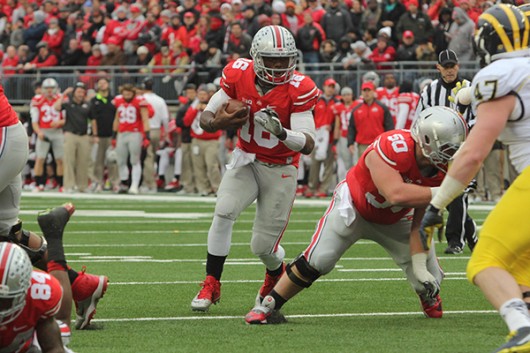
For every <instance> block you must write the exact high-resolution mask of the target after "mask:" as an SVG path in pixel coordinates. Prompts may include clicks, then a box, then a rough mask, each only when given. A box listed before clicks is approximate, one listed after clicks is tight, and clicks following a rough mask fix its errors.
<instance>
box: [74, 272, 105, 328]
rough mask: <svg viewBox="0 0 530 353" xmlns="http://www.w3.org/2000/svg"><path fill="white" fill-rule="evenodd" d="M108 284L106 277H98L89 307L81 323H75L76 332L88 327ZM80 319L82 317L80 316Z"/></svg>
mask: <svg viewBox="0 0 530 353" xmlns="http://www.w3.org/2000/svg"><path fill="white" fill-rule="evenodd" d="M108 284H109V279H108V278H107V277H106V276H99V283H98V287H97V288H96V290H95V291H94V293H93V294H92V298H91V300H90V305H89V306H88V308H87V310H86V311H85V319H84V320H83V321H81V322H76V323H75V328H76V329H77V330H82V329H84V328H86V327H87V326H88V325H90V320H92V318H93V317H94V315H96V306H97V305H98V302H99V300H100V299H101V298H103V296H104V295H105V292H106V291H107V287H108ZM81 317H82V316H81Z"/></svg>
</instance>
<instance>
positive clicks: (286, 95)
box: [191, 26, 320, 311]
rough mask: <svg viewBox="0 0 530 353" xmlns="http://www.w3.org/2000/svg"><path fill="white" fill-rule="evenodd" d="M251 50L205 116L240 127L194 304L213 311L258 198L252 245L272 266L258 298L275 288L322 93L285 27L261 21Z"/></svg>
mask: <svg viewBox="0 0 530 353" xmlns="http://www.w3.org/2000/svg"><path fill="white" fill-rule="evenodd" d="M250 55H251V57H252V59H253V60H248V59H238V60H235V61H233V62H231V63H229V64H228V65H227V66H226V67H225V68H224V69H223V74H222V78H221V89H220V90H219V91H217V92H216V93H215V94H214V95H213V96H212V98H211V99H210V101H209V103H208V106H207V107H206V109H205V111H204V112H203V114H202V115H201V127H202V128H203V129H204V130H206V131H208V132H214V131H217V130H224V129H230V128H239V130H238V142H237V148H236V149H235V150H234V153H233V154H232V161H231V162H230V164H229V165H228V166H227V171H226V173H225V174H224V176H223V179H222V180H221V185H220V187H219V190H218V192H217V197H218V198H217V204H216V207H215V213H214V217H213V221H212V225H211V227H210V230H209V232H208V255H207V262H206V279H205V280H204V282H203V283H202V289H201V290H200V291H199V293H198V294H197V295H196V296H195V298H194V299H193V300H192V303H191V307H192V309H193V310H199V311H207V310H208V309H209V307H210V306H211V305H212V304H213V303H216V302H218V301H219V298H220V296H221V283H220V279H221V274H222V272H223V266H224V263H225V260H226V258H227V256H228V253H229V250H230V243H231V238H232V228H233V225H234V222H235V220H236V219H237V218H238V217H239V215H240V214H241V212H243V210H245V209H246V208H247V207H248V206H249V205H251V204H252V203H253V202H254V201H255V200H256V201H257V208H256V216H255V220H254V228H253V231H252V233H253V234H252V240H251V250H252V252H253V253H254V254H255V255H256V256H258V257H259V258H260V259H261V261H262V262H263V264H264V265H265V267H266V274H265V282H264V284H263V286H262V287H261V289H260V290H259V293H258V295H257V300H258V301H259V300H260V298H263V297H264V296H265V295H267V294H268V292H269V291H270V290H271V289H272V288H273V287H274V284H275V283H276V281H277V280H278V279H279V278H280V276H281V274H282V273H283V271H284V268H285V265H284V262H283V258H284V256H285V251H284V249H283V248H282V247H281V246H280V240H281V238H282V236H283V233H284V230H285V228H286V227H287V223H288V221H289V215H290V213H291V209H292V206H293V202H294V199H295V192H296V177H297V167H298V161H299V159H300V153H304V154H310V153H311V151H312V150H313V147H314V136H315V123H314V120H313V114H312V110H313V108H314V106H315V104H316V101H317V99H318V97H319V94H320V92H319V90H318V88H317V87H316V85H315V83H314V82H313V81H312V80H311V78H309V77H307V76H304V75H302V74H301V73H299V72H297V71H295V66H296V60H297V58H298V51H297V49H296V45H295V41H294V38H293V36H292V34H291V33H290V32H289V31H288V30H287V29H285V28H284V27H281V26H266V27H263V28H261V29H260V30H259V31H258V33H256V35H255V36H254V39H253V41H252V46H251V49H250ZM230 99H237V100H239V101H241V102H244V103H245V104H246V105H247V106H248V109H249V111H248V116H247V114H246V112H245V109H247V108H245V107H240V108H239V109H238V110H234V111H232V113H228V112H227V111H226V105H227V102H228V101H229V100H230ZM230 104H232V103H230Z"/></svg>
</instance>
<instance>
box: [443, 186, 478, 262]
mask: <svg viewBox="0 0 530 353" xmlns="http://www.w3.org/2000/svg"><path fill="white" fill-rule="evenodd" d="M467 208H468V203H467V193H463V194H462V195H460V196H459V197H457V198H456V199H454V200H453V202H451V203H450V204H449V205H448V206H447V211H448V212H449V215H448V217H447V226H446V228H445V237H446V239H447V245H448V247H447V249H445V253H446V254H461V253H462V249H463V248H464V245H465V241H464V240H465V239H467V240H468V244H469V247H470V249H471V250H473V248H474V247H475V243H476V226H475V222H473V219H471V217H469V215H468V213H467Z"/></svg>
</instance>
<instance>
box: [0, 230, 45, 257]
mask: <svg viewBox="0 0 530 353" xmlns="http://www.w3.org/2000/svg"><path fill="white" fill-rule="evenodd" d="M29 238H30V233H29V232H28V231H27V230H24V229H22V222H21V221H20V220H19V221H18V223H17V224H15V225H14V226H13V227H11V231H10V232H9V236H8V240H9V241H10V242H12V243H15V244H17V245H19V246H20V247H21V248H22V249H24V250H25V251H26V253H27V254H28V255H29V258H30V260H31V263H32V264H36V263H37V262H39V261H40V260H42V258H43V257H44V253H45V252H46V250H47V249H48V243H47V242H46V239H44V238H43V237H39V238H40V240H41V243H40V246H39V248H38V249H33V248H30V247H29Z"/></svg>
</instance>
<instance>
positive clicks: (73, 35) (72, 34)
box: [64, 13, 86, 45]
mask: <svg viewBox="0 0 530 353" xmlns="http://www.w3.org/2000/svg"><path fill="white" fill-rule="evenodd" d="M85 25H86V23H85V16H84V15H83V14H82V13H78V14H77V15H75V17H74V22H73V23H72V24H69V25H68V26H67V27H66V31H65V34H64V42H65V43H66V45H68V43H70V40H71V39H75V40H77V42H78V43H81V39H82V38H83V35H84V33H85V32H84V31H85Z"/></svg>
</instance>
